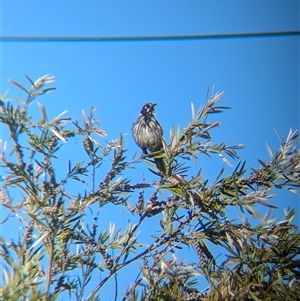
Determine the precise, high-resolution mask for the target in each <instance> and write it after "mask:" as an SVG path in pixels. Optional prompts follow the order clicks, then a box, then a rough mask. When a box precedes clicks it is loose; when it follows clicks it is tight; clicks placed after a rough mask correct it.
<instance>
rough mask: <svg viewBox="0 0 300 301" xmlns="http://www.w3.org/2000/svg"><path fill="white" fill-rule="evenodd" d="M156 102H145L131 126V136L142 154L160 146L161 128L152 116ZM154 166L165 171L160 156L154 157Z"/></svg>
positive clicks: (156, 149) (154, 150) (157, 149)
mask: <svg viewBox="0 0 300 301" xmlns="http://www.w3.org/2000/svg"><path fill="white" fill-rule="evenodd" d="M154 106H156V103H146V104H145V105H144V106H143V108H142V110H141V112H140V114H139V117H138V119H137V121H136V122H135V123H134V124H133V126H132V128H131V132H132V137H133V139H134V141H135V143H136V144H137V145H138V146H139V147H140V148H141V149H142V151H143V152H144V154H147V153H148V152H147V151H150V152H151V153H152V152H156V151H159V150H160V149H161V148H162V147H163V144H162V139H163V129H162V127H161V126H160V124H159V122H158V121H157V120H156V118H155V116H154V113H155V111H154ZM154 160H155V163H156V167H157V168H158V170H160V171H161V172H163V173H165V164H164V162H163V160H162V159H161V158H154Z"/></svg>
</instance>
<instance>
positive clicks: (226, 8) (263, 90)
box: [1, 0, 300, 224]
mask: <svg viewBox="0 0 300 301" xmlns="http://www.w3.org/2000/svg"><path fill="white" fill-rule="evenodd" d="M299 13H300V11H299V1H298V0H287V1H278V0H267V1H240V0H239V1H192V0H191V1H177V0H175V1H174V0H172V1H66V0H65V1H54V0H53V1H32V0H27V1H2V2H1V14H2V15H1V20H2V21H1V30H2V36H146V35H151V36H153V35H188V34H218V33H241V32H246V33H248V32H269V31H272V32H274V31H288V30H299V15H300V14H299ZM24 74H27V75H28V76H29V77H31V78H32V79H36V78H37V77H38V76H41V75H44V74H51V75H54V76H55V83H54V86H56V87H57V90H56V91H55V92H53V93H49V94H47V95H45V96H44V97H42V98H40V99H39V101H40V102H42V103H43V105H44V106H45V107H46V109H47V112H48V115H49V117H54V116H56V115H57V114H59V113H60V112H62V111H64V110H68V116H72V117H74V118H77V119H80V114H81V110H82V109H84V110H85V111H86V112H87V111H88V110H89V108H90V107H91V106H92V105H94V106H95V107H97V108H98V112H97V118H98V119H100V120H101V121H102V122H101V127H102V128H103V129H105V130H106V131H107V134H108V136H107V140H108V141H110V140H111V139H115V138H117V137H118V133H119V131H121V132H122V133H123V134H126V133H128V135H126V136H125V141H126V143H127V146H128V157H129V158H130V157H131V156H132V155H133V154H134V153H135V152H136V151H138V152H139V150H138V149H137V147H136V145H135V144H134V142H133V140H132V138H131V135H130V128H131V125H132V122H133V121H135V119H136V118H137V115H138V113H139V111H140V109H141V106H142V105H143V104H144V103H146V102H155V103H158V105H157V107H156V110H157V118H158V120H159V121H160V123H161V125H162V126H163V128H164V131H165V138H166V139H167V140H168V132H169V129H170V128H171V126H172V125H173V124H175V125H178V124H180V126H181V127H184V126H185V125H186V121H185V118H189V117H190V116H191V114H190V103H191V102H193V103H194V105H195V107H196V108H199V107H200V106H201V105H202V104H203V103H204V102H205V98H206V92H207V89H208V86H210V87H214V91H225V95H224V98H223V100H221V102H220V104H222V105H228V106H231V107H232V109H231V110H228V111H226V112H225V113H223V114H221V115H217V116H214V117H212V119H211V120H212V121H216V120H221V122H222V126H221V128H219V129H217V130H215V131H214V132H213V138H214V141H215V142H221V141H224V140H225V141H227V140H229V142H230V143H231V144H238V143H242V144H244V145H245V149H244V150H241V151H240V156H241V158H242V160H246V161H247V166H248V167H250V166H252V167H254V168H258V167H259V163H258V161H257V159H258V158H260V159H263V160H266V161H267V160H268V154H267V150H266V142H268V143H269V144H270V145H271V147H272V148H273V150H276V148H277V147H278V146H279V140H278V138H277V136H276V134H275V131H274V129H276V131H277V132H278V133H279V134H280V135H281V136H282V137H284V136H286V135H287V133H288V131H289V128H290V127H291V128H292V129H294V130H295V129H298V128H299V113H300V112H299V36H289V37H282V36H281V37H260V38H234V39H209V40H208V39H206V40H205V39H204V40H189V41H139V42H137V41H136V42H62V43H58V42H32V43H29V42H4V43H2V45H1V92H3V91H5V90H6V89H7V88H11V89H10V92H9V94H8V95H9V96H13V95H15V93H17V94H18V95H19V96H20V97H24V96H25V95H24V94H22V93H23V92H22V91H18V90H16V89H14V88H12V87H11V85H10V84H9V83H8V82H7V78H12V79H15V80H17V81H19V82H20V83H22V84H23V85H24V86H27V87H28V86H29V84H28V82H27V80H26V79H25V77H24ZM36 107H37V106H36V104H33V105H32V108H31V109H32V112H33V114H35V113H36V112H37V109H36ZM77 144H78V148H80V142H79V141H78V142H77ZM74 146H75V148H73V149H75V150H76V143H75V144H74V145H73V147H74ZM69 155H70V154H69V153H68V154H65V156H66V157H67V156H69ZM80 155H81V154H80ZM72 156H73V157H74V160H75V159H76V158H77V157H78V156H77V153H76V151H74V153H72ZM63 159H64V156H63V157H62V160H63ZM76 160H78V161H79V160H80V158H79V159H78V158H77V159H76ZM200 164H202V162H201V160H200ZM221 165H222V162H220V160H219V159H218V158H217V157H216V158H214V160H209V161H207V160H206V159H203V172H204V174H205V175H206V176H207V177H208V178H210V177H212V178H214V177H215V176H216V174H217V173H218V171H219V168H220V166H221ZM145 170H146V169H145ZM278 193H279V192H278ZM274 203H275V204H276V205H277V206H279V207H280V210H279V213H276V214H275V215H277V214H278V215H279V216H282V211H283V208H285V207H287V206H290V207H293V208H296V209H297V210H299V197H298V196H296V195H293V194H291V193H283V194H281V192H280V196H279V197H278V198H277V199H276V200H274ZM296 222H297V223H298V224H299V215H298V216H297V220H296Z"/></svg>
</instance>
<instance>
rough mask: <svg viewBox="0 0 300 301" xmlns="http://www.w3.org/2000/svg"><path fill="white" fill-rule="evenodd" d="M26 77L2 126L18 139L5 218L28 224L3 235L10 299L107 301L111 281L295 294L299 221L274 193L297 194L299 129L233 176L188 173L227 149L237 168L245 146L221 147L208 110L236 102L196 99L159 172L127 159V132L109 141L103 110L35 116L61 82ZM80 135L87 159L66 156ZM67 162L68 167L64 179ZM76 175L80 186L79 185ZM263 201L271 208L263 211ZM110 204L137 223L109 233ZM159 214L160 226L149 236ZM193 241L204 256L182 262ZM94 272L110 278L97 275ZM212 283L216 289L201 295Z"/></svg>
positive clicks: (213, 296) (150, 287)
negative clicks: (98, 116)
mask: <svg viewBox="0 0 300 301" xmlns="http://www.w3.org/2000/svg"><path fill="white" fill-rule="evenodd" d="M27 79H28V80H29V82H30V84H31V87H30V88H29V90H27V89H26V88H24V87H23V86H22V85H21V84H19V83H17V82H15V81H13V80H11V83H12V84H14V85H16V86H18V87H19V88H20V89H22V90H23V91H25V92H26V95H27V97H26V100H25V101H23V100H21V99H19V98H17V97H16V98H15V100H16V101H18V102H19V105H18V106H17V105H14V104H13V100H9V99H7V98H6V96H5V95H3V96H2V97H1V103H0V105H1V112H0V118H1V123H2V127H3V128H5V130H7V131H8V134H9V139H8V140H7V141H2V146H1V158H0V159H1V161H0V162H1V168H2V174H3V177H2V187H1V198H0V199H1V202H2V207H3V210H2V216H3V220H2V221H1V222H2V227H3V229H5V226H6V224H8V223H9V222H11V220H12V221H16V219H15V218H17V222H18V224H19V227H21V230H19V232H18V233H12V234H11V235H12V237H11V238H14V239H16V238H17V241H14V240H8V239H5V238H4V237H3V236H2V237H0V241H1V242H0V243H1V248H0V250H1V251H0V255H1V258H2V259H1V265H2V271H3V272H2V273H3V279H2V283H1V291H0V296H1V300H60V299H61V298H64V299H66V298H67V297H68V296H69V297H70V299H72V300H100V296H101V291H102V290H103V288H104V287H105V285H107V283H108V282H109V280H110V279H111V278H112V279H114V282H115V287H116V289H115V291H114V292H113V293H112V295H111V296H109V297H108V296H105V297H104V298H102V299H103V300H108V299H112V298H114V299H115V300H116V299H117V298H118V299H122V298H123V300H296V299H297V297H298V292H299V291H300V268H299V267H300V257H299V254H300V247H299V246H300V243H299V242H300V235H299V229H298V228H297V227H296V226H294V225H293V222H292V221H293V217H294V216H295V211H294V210H290V209H286V211H285V217H284V219H283V220H276V219H271V218H270V212H271V211H270V209H274V208H275V206H274V205H272V203H271V201H272V198H273V197H274V189H288V190H290V191H291V192H293V193H298V194H299V187H300V169H299V167H300V163H299V162H300V161H299V157H300V151H299V149H297V148H296V143H297V137H298V132H297V131H294V132H293V131H292V130H290V131H289V133H288V136H287V138H286V139H285V140H284V141H282V143H281V145H280V147H279V149H278V150H277V151H276V152H275V153H273V152H272V150H271V148H270V147H269V146H268V147H267V148H268V152H269V155H270V161H269V162H263V161H261V160H260V161H259V162H260V163H261V167H260V168H259V169H252V173H251V174H250V173H249V172H248V170H247V168H246V163H245V162H239V163H238V164H237V166H236V167H235V169H234V171H233V172H230V173H229V174H227V175H226V176H225V175H224V173H225V168H222V170H221V171H220V173H219V175H218V177H217V178H216V179H214V180H212V181H210V182H209V181H208V180H204V176H203V174H202V172H201V169H200V170H199V171H198V172H197V173H196V174H193V175H190V174H191V171H189V167H190V166H191V165H194V162H197V161H198V158H199V157H201V156H202V155H203V156H205V157H207V158H211V156H212V155H214V154H217V155H219V157H220V158H221V159H222V160H223V161H224V163H226V164H227V165H230V166H232V164H231V163H230V162H229V159H228V158H231V159H239V156H238V154H237V150H238V149H240V148H242V145H233V146H228V145H227V144H226V143H221V144H213V143H212V137H211V130H212V129H214V128H216V127H218V126H219V125H220V122H214V123H210V122H209V116H210V115H212V114H215V113H221V112H222V111H223V110H224V109H227V107H224V106H219V105H217V102H218V101H219V100H220V99H221V97H222V93H216V94H215V95H213V96H212V97H211V98H208V100H207V101H206V103H205V105H204V106H203V107H202V108H200V109H199V110H198V111H196V110H195V108H194V106H193V105H192V119H191V120H190V121H189V122H188V125H187V126H186V128H184V129H182V130H181V129H180V128H179V127H178V128H175V127H173V128H172V130H171V134H170V142H169V143H167V142H164V149H163V150H162V151H161V152H159V153H156V154H153V155H154V156H157V157H161V158H163V159H164V161H165V163H166V173H165V174H161V172H160V171H159V170H157V169H156V167H155V165H154V164H153V162H152V161H151V159H148V158H138V159H136V158H132V159H127V158H126V156H125V152H126V149H125V146H124V142H123V137H122V135H121V134H120V137H119V139H117V140H113V141H111V142H110V143H105V140H104V139H103V138H102V137H104V136H105V131H104V130H102V129H100V128H99V124H98V122H97V120H95V119H94V115H95V112H96V110H95V108H91V110H90V112H89V115H86V114H85V112H84V111H83V112H82V122H81V123H80V122H78V121H76V120H74V119H72V118H67V117H64V115H65V113H66V112H63V113H62V114H59V115H58V116H57V117H55V118H54V119H52V120H50V121H49V120H48V116H47V113H46V109H45V107H44V106H43V105H42V104H40V103H38V107H39V110H40V112H41V117H40V119H39V120H37V121H35V120H33V118H32V117H30V115H29V108H30V105H31V104H32V103H33V101H34V100H35V99H36V98H37V97H40V96H41V95H43V94H45V93H47V92H50V91H52V90H54V89H55V88H51V87H50V88H46V87H45V86H46V85H48V84H49V83H51V82H53V77H51V76H49V75H46V76H42V77H40V78H38V79H37V80H36V81H35V82H33V81H32V80H31V79H30V78H29V77H27ZM95 137H98V138H100V139H103V141H101V142H99V141H98V140H97V138H95ZM72 139H77V140H78V139H81V141H82V148H83V149H84V150H85V152H86V154H87V159H86V161H84V162H77V163H75V164H74V163H72V162H69V163H68V164H67V162H58V161H59V160H58V159H57V158H58V155H57V154H58V153H59V152H61V151H62V150H63V149H64V148H66V147H67V146H68V144H70V143H71V141H72ZM109 159H110V160H111V165H110V166H107V161H108V160H109ZM141 161H143V162H144V163H147V164H148V166H149V167H150V170H151V171H152V173H153V174H152V175H153V177H154V178H155V180H154V181H151V182H149V181H146V180H144V179H143V180H141V181H134V180H133V179H130V178H126V177H124V174H126V172H127V171H129V170H130V169H133V168H136V166H137V164H138V163H140V164H143V163H142V162H141ZM64 166H66V173H65V175H63V176H60V173H59V171H61V170H62V169H63V168H64ZM58 167H59V170H58ZM99 167H101V172H98V169H99ZM96 170H97V177H98V176H99V174H100V176H101V180H100V181H99V182H100V184H99V185H98V186H96V185H95V182H96V180H95V171H96ZM193 170H194V169H193ZM137 171H138V169H137ZM188 171H189V172H188ZM226 172H228V171H227V170H226ZM74 182H76V183H78V184H76V186H74V185H73V186H71V188H70V186H68V185H70V184H72V183H74ZM78 185H82V187H84V189H85V190H84V192H81V190H80V189H81V188H80V186H78ZM89 186H91V188H89V189H86V188H87V187H89ZM74 189H77V192H76V193H74V191H73V190H74ZM257 205H262V206H265V207H268V208H269V209H268V210H267V213H266V215H265V216H261V215H260V214H259V213H258V212H257ZM109 206H110V207H109ZM106 207H108V208H111V209H110V210H115V209H114V208H122V210H124V215H126V214H127V215H128V214H130V215H131V217H132V220H133V222H131V221H128V223H127V226H126V227H124V228H120V229H116V225H115V222H116V221H114V220H113V216H111V219H112V220H111V223H110V226H109V228H108V229H106V228H101V229H99V227H100V226H99V225H101V223H100V222H99V221H100V220H101V214H102V212H104V210H105V208H106ZM231 208H237V209H238V210H240V212H241V213H245V214H244V215H243V216H245V215H246V213H248V215H249V219H246V218H241V219H240V220H230V219H229V218H228V212H229V211H230V210H231ZM4 214H6V216H4ZM87 216H93V218H86V217H87ZM13 218H14V219H13ZM250 220H251V221H252V222H250ZM149 221H151V225H153V229H158V230H159V231H157V232H155V231H154V230H153V232H152V233H151V234H152V235H151V237H147V238H144V237H141V236H140V235H139V232H140V231H141V230H142V229H144V228H143V227H146V226H145V225H146V224H149ZM101 227H102V225H101ZM151 227H152V226H151ZM155 227H156V228H155ZM186 247H187V248H189V252H190V254H196V255H197V258H198V259H197V260H195V262H187V260H181V259H178V258H179V257H184V254H186V251H185V252H183V251H182V249H183V248H186ZM212 250H214V251H212ZM215 250H217V251H215ZM220 254H222V256H219V255H220ZM195 258H196V257H195ZM135 263H138V264H139V266H140V269H137V277H136V279H125V281H128V289H127V291H123V292H119V288H118V283H119V282H120V279H118V277H119V276H118V275H119V274H118V272H119V271H121V270H126V268H128V267H131V266H133V265H134V264H135ZM99 275H101V278H99ZM95 277H97V279H100V281H99V282H94V281H91V279H92V278H93V279H95ZM95 283H96V284H95ZM203 283H206V284H207V285H206V288H205V289H204V290H203V289H202V290H201V289H200V288H199V287H200V285H201V284H202V286H203ZM66 293H67V295H66ZM66 296H67V297H66Z"/></svg>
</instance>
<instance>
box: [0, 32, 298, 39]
mask: <svg viewBox="0 0 300 301" xmlns="http://www.w3.org/2000/svg"><path fill="white" fill-rule="evenodd" d="M297 35H300V31H299V30H294V31H274V32H248V33H247V32H244V33H220V34H195V35H157V36H155V35H153V36H152V35H151V36H2V37H0V41H1V42H138V41H144V42H146V41H183V40H209V39H236V38H260V37H281V36H285V37H287V36H297Z"/></svg>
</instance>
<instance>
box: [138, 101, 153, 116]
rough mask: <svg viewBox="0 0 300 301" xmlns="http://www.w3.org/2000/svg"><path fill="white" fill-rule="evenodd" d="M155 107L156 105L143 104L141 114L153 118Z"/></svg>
mask: <svg viewBox="0 0 300 301" xmlns="http://www.w3.org/2000/svg"><path fill="white" fill-rule="evenodd" d="M155 106H156V103H151V102H148V103H146V104H144V106H143V108H142V110H141V114H142V115H144V116H153V115H154V112H155V111H154V107H155Z"/></svg>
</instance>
